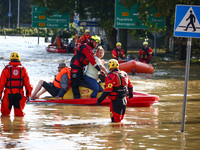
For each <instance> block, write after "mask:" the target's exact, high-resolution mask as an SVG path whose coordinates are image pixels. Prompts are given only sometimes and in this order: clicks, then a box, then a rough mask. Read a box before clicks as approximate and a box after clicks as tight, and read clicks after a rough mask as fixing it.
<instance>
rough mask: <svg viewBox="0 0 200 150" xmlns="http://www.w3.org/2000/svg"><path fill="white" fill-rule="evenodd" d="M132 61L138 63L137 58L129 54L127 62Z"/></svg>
mask: <svg viewBox="0 0 200 150" xmlns="http://www.w3.org/2000/svg"><path fill="white" fill-rule="evenodd" d="M131 60H135V61H138V60H137V56H135V55H130V54H128V55H127V61H131Z"/></svg>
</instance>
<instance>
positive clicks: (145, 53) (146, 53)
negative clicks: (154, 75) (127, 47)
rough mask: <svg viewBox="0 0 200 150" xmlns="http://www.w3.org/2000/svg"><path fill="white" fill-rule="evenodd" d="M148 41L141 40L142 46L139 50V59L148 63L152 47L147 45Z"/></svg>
mask: <svg viewBox="0 0 200 150" xmlns="http://www.w3.org/2000/svg"><path fill="white" fill-rule="evenodd" d="M148 45H149V44H148V42H146V41H145V42H143V47H142V49H141V50H140V51H139V55H140V56H139V60H140V61H141V62H144V63H147V64H149V63H150V61H151V58H152V49H151V48H149V47H148Z"/></svg>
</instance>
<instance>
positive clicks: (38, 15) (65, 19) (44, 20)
mask: <svg viewBox="0 0 200 150" xmlns="http://www.w3.org/2000/svg"><path fill="white" fill-rule="evenodd" d="M47 9H48V8H47V7H38V6H33V7H32V27H37V28H69V13H67V14H58V13H56V12H53V13H52V15H51V16H47V15H46V14H45V11H46V10H47Z"/></svg>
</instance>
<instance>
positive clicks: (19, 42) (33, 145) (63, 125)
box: [0, 37, 200, 150]
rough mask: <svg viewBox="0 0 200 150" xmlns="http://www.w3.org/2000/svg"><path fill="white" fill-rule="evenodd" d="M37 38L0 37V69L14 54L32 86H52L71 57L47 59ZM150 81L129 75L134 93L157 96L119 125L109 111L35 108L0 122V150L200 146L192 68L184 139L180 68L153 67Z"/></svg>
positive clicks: (197, 84) (197, 82)
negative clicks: (49, 83) (47, 83)
mask: <svg viewBox="0 0 200 150" xmlns="http://www.w3.org/2000/svg"><path fill="white" fill-rule="evenodd" d="M43 40H44V39H42V38H41V41H40V43H41V44H40V45H36V44H35V43H37V38H22V37H20V38H19V37H7V39H4V37H0V42H1V47H0V69H1V70H2V69H3V68H4V65H3V63H4V64H7V63H8V61H9V56H10V53H11V52H12V51H19V52H20V54H21V59H22V63H23V65H24V66H25V67H26V68H27V70H28V72H29V76H30V79H31V83H32V84H33V85H34V86H36V84H37V82H38V81H39V80H40V79H43V80H46V81H52V80H53V77H54V75H55V74H57V66H58V63H59V62H66V63H67V64H68V65H69V61H70V59H71V57H72V55H68V54H50V53H47V52H46V51H45V46H46V45H47V44H46V43H44V41H43ZM153 66H155V68H156V69H155V73H154V74H153V75H144V74H137V75H130V78H131V80H132V82H133V84H134V90H136V91H141V92H147V93H152V94H156V95H159V96H160V100H159V103H157V104H154V105H153V106H152V107H150V108H139V107H138V108H127V111H126V115H125V119H124V120H123V122H122V123H121V124H112V123H110V117H109V107H98V106H68V105H54V104H51V105H35V104H29V105H27V106H26V107H25V112H26V115H25V117H24V118H20V117H14V116H13V112H12V115H11V117H1V123H0V126H1V127H0V134H1V136H0V149H6V148H13V149H49V148H50V149H92V150H93V149H147V150H154V149H181V150H183V149H197V148H198V147H199V146H200V144H199V140H200V136H199V125H200V111H199V109H200V93H199V91H200V72H199V68H200V67H199V66H196V65H192V66H191V70H190V81H189V87H188V102H187V112H186V115H187V116H186V126H185V133H181V132H180V129H181V115H182V101H183V91H184V71H185V70H184V66H185V64H184V62H168V61H167V62H159V63H157V62H156V63H153Z"/></svg>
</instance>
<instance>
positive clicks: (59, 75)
mask: <svg viewBox="0 0 200 150" xmlns="http://www.w3.org/2000/svg"><path fill="white" fill-rule="evenodd" d="M65 73H67V75H68V78H69V82H68V86H67V88H70V87H71V68H70V67H65V68H63V69H62V70H61V71H60V72H59V73H58V74H57V76H56V77H55V79H54V80H53V84H54V86H55V87H58V88H60V89H61V86H60V80H61V77H62V75H63V74H65Z"/></svg>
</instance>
